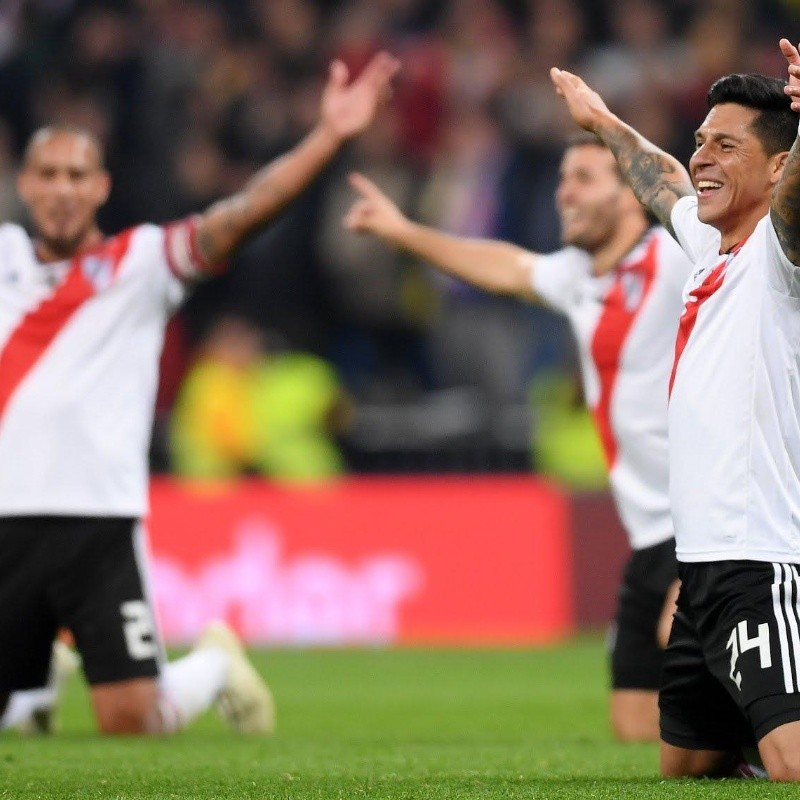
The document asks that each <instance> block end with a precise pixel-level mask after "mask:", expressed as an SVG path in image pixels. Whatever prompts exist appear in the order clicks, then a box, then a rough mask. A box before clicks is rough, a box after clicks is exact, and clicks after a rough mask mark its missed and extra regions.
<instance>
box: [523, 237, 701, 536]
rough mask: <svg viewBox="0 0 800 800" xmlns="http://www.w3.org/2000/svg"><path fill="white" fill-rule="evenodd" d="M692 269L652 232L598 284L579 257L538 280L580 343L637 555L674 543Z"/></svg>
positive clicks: (548, 261) (545, 267) (591, 402)
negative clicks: (672, 474)
mask: <svg viewBox="0 0 800 800" xmlns="http://www.w3.org/2000/svg"><path fill="white" fill-rule="evenodd" d="M690 269H691V263H690V262H689V261H688V259H687V258H686V256H685V255H684V254H683V252H682V251H681V249H680V247H679V246H678V245H677V243H676V242H675V241H674V240H673V239H672V237H670V236H669V234H668V233H667V232H666V231H665V230H664V229H663V228H651V229H650V230H649V231H648V232H647V234H646V235H645V237H644V238H643V239H642V241H641V242H639V244H638V245H637V246H636V247H635V248H634V249H633V250H632V251H631V252H630V253H628V255H627V256H626V257H625V258H624V259H622V261H621V262H620V263H619V264H618V265H617V267H616V268H615V269H614V270H612V271H611V272H609V273H607V274H605V275H601V276H595V275H594V274H593V273H592V268H591V260H590V258H589V256H588V255H587V254H586V253H584V252H582V251H580V250H577V249H575V248H565V249H563V250H560V251H559V252H557V253H554V254H552V255H549V256H542V257H538V258H537V259H536V261H535V264H534V267H533V270H532V274H533V289H534V291H535V292H536V293H537V294H538V295H539V296H540V297H541V298H542V299H543V300H544V301H545V302H547V303H548V304H549V305H550V306H552V307H553V308H554V309H556V310H558V311H561V312H562V313H564V314H566V316H567V318H568V319H569V321H570V324H571V327H572V330H573V332H574V334H575V337H576V340H577V344H578V352H579V354H580V361H581V376H582V379H583V386H584V393H585V395H586V402H587V405H588V406H589V408H590V410H591V411H592V414H593V415H594V419H595V423H596V426H597V430H598V433H599V435H600V440H601V442H602V444H603V451H604V453H605V455H606V461H607V463H608V468H609V477H610V482H611V489H612V492H613V495H614V500H615V502H616V504H617V509H618V510H619V514H620V517H621V519H622V522H623V524H624V526H625V529H626V531H627V532H628V536H629V539H630V543H631V547H632V548H633V549H641V548H644V547H650V546H652V545H654V544H658V543H659V542H663V541H666V540H667V539H669V538H670V537H671V536H672V535H673V528H672V519H671V516H670V509H669V497H668V483H669V480H668V471H667V470H668V466H667V461H668V457H667V386H668V382H669V375H670V370H671V368H672V362H673V355H674V352H675V334H676V331H677V328H678V318H679V317H680V313H681V308H682V301H681V291H682V288H683V285H684V284H685V282H686V277H687V275H688V273H689V270H690Z"/></svg>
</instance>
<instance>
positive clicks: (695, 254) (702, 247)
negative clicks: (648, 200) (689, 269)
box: [670, 195, 720, 263]
mask: <svg viewBox="0 0 800 800" xmlns="http://www.w3.org/2000/svg"><path fill="white" fill-rule="evenodd" d="M670 222H671V223H672V229H673V230H674V231H675V236H676V237H677V239H678V243H679V244H680V246H681V247H682V248H683V251H684V252H685V253H686V255H687V256H689V258H690V259H691V261H692V262H693V263H697V262H698V261H700V260H701V259H702V258H703V257H704V256H705V255H706V254H707V253H708V252H709V250H714V249H716V252H717V253H718V252H719V245H720V233H719V231H718V230H717V229H716V228H712V227H711V226H710V225H706V224H705V222H700V220H699V219H698V217H697V198H696V197H695V196H694V195H688V196H686V197H681V199H680V200H678V202H677V203H675V205H674V206H673V207H672V214H671V215H670Z"/></svg>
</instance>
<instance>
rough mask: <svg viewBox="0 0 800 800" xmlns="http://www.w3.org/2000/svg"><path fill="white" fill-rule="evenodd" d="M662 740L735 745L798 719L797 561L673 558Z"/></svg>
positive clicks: (703, 746)
mask: <svg viewBox="0 0 800 800" xmlns="http://www.w3.org/2000/svg"><path fill="white" fill-rule="evenodd" d="M679 574H680V578H681V591H680V596H679V598H678V612H677V613H676V615H675V621H674V622H673V625H672V635H671V636H670V640H669V646H668V647H667V651H666V659H665V663H664V673H663V681H662V687H661V692H660V696H659V705H660V708H661V738H662V739H663V740H664V741H665V742H667V743H668V744H672V745H675V746H676V747H683V748H687V749H692V750H733V749H736V748H738V747H740V746H741V745H743V744H752V743H754V742H757V741H759V740H760V739H761V738H762V737H763V736H765V735H766V734H767V733H769V732H770V731H771V730H774V729H775V728H777V727H778V726H779V725H783V724H784V723H786V722H793V721H796V720H800V693H799V692H800V658H798V656H800V613H799V610H798V599H800V595H799V594H798V591H799V590H800V579H798V568H797V567H796V566H793V565H787V564H771V563H768V562H760V561H714V562H708V563H696V564H695V563H691V564H690V563H682V564H680V565H679Z"/></svg>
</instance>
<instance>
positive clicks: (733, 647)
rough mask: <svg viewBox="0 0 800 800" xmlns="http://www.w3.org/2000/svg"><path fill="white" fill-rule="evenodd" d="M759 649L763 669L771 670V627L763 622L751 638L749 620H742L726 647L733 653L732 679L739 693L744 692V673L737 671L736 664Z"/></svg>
mask: <svg viewBox="0 0 800 800" xmlns="http://www.w3.org/2000/svg"><path fill="white" fill-rule="evenodd" d="M756 647H757V648H758V654H759V656H760V658H761V669H769V667H771V666H772V654H771V652H770V649H769V625H767V623H766V622H762V623H761V624H760V625H759V626H758V632H757V633H756V635H755V636H753V637H752V638H750V637H749V636H748V633H747V620H744V619H743V620H742V621H741V622H740V623H739V624H738V625H736V626H735V627H734V628H733V630H732V631H731V635H730V638H729V639H728V643H727V644H726V645H725V648H726V649H727V650H730V651H731V671H730V679H731V680H732V681H733V682H734V683H735V684H736V688H737V689H739V691H741V690H742V673H741V672H739V670H737V669H736V662H737V661H738V660H739V656H740V655H741V654H742V653H746V652H747V651H748V650H753V649H754V648H756Z"/></svg>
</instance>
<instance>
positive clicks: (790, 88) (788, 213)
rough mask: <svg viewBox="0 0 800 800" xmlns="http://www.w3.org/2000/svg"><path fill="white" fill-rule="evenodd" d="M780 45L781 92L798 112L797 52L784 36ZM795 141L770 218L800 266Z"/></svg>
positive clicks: (799, 157)
mask: <svg viewBox="0 0 800 800" xmlns="http://www.w3.org/2000/svg"><path fill="white" fill-rule="evenodd" d="M780 48H781V52H782V53H783V55H784V56H785V57H786V60H787V61H788V62H789V83H788V84H787V86H786V89H785V91H786V94H788V95H789V96H790V97H791V99H792V111H800V53H798V50H797V48H796V47H795V46H794V45H793V44H792V43H791V42H790V41H789V40H788V39H781V41H780ZM797 141H798V140H797V139H795V140H794V144H793V145H792V149H791V150H790V151H789V156H788V158H787V159H786V163H785V164H784V167H783V175H782V176H781V179H780V182H779V183H778V185H777V186H776V187H775V191H774V192H773V194H772V202H771V203H770V218H771V219H772V224H773V226H774V227H775V232H776V233H777V235H778V241H779V242H780V243H781V247H782V248H783V252H784V253H785V254H786V257H787V258H788V259H789V261H791V262H792V264H796V265H798V266H800V146H799V145H798V143H797Z"/></svg>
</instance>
